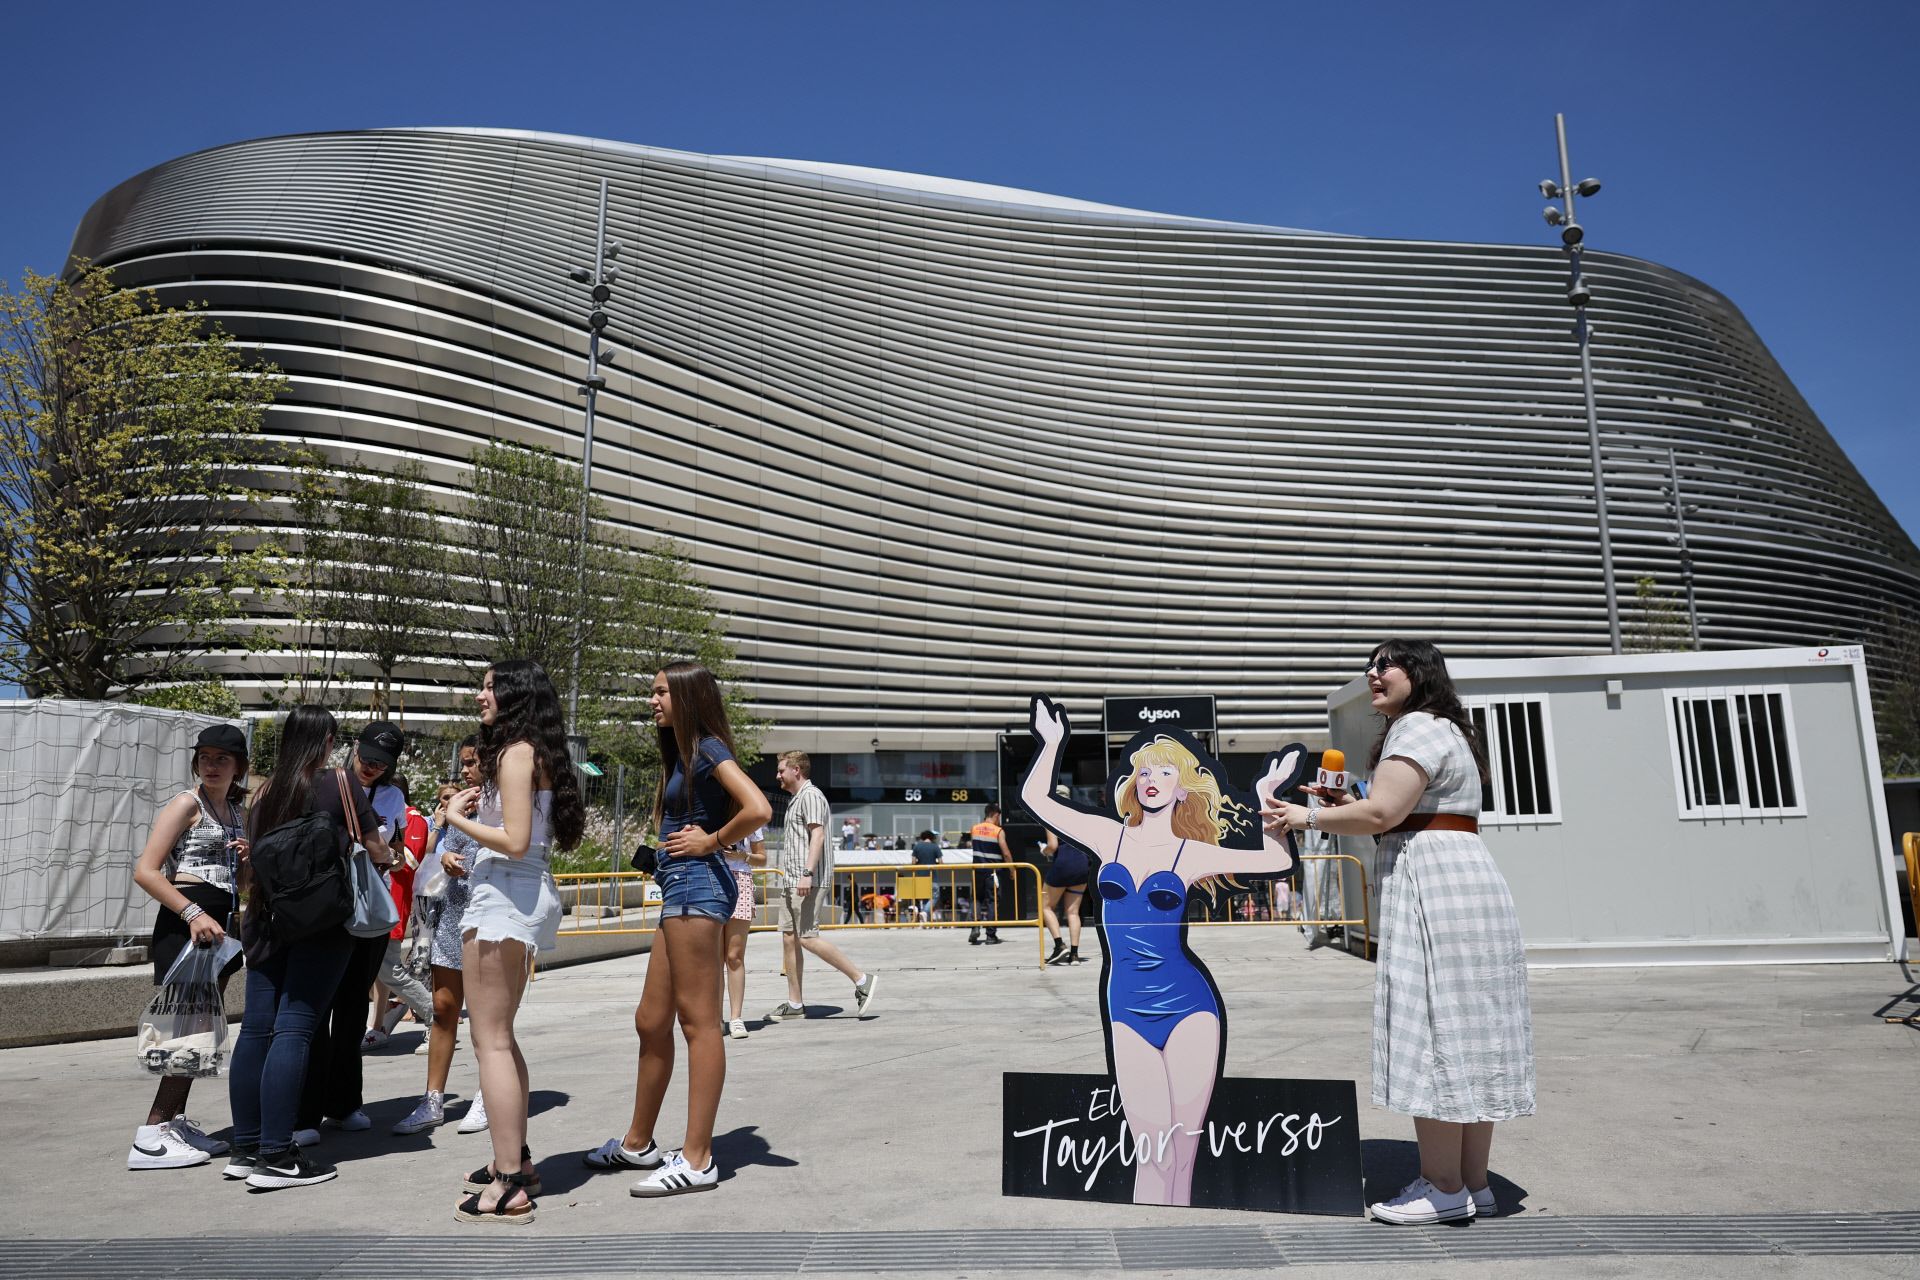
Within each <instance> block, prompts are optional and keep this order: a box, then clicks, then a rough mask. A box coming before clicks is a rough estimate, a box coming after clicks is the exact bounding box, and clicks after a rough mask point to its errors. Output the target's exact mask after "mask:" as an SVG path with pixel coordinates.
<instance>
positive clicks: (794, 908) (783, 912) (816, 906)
mask: <svg viewBox="0 0 1920 1280" xmlns="http://www.w3.org/2000/svg"><path fill="white" fill-rule="evenodd" d="M774 901H775V902H776V903H778V904H779V906H778V910H777V914H778V915H779V917H780V931H781V932H782V933H791V934H793V935H794V936H795V937H800V938H817V937H819V936H820V922H819V920H818V918H817V916H818V913H819V910H820V890H818V889H815V890H814V891H813V892H812V893H810V894H808V895H807V896H806V897H804V898H803V897H801V896H800V895H799V893H797V892H796V891H795V890H794V888H793V886H792V884H788V885H787V887H785V888H783V889H782V890H781V891H780V892H779V894H778V895H777V896H775V897H774Z"/></svg>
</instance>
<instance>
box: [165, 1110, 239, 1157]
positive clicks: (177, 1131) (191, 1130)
mask: <svg viewBox="0 0 1920 1280" xmlns="http://www.w3.org/2000/svg"><path fill="white" fill-rule="evenodd" d="M173 1132H174V1136H175V1137H177V1138H179V1139H180V1140H181V1141H183V1142H185V1143H186V1144H187V1145H188V1146H192V1147H198V1148H200V1150H202V1151H204V1152H206V1153H207V1154H208V1155H210V1156H223V1155H225V1154H227V1150H228V1147H227V1144H226V1143H225V1142H223V1141H221V1140H220V1139H219V1138H209V1137H208V1136H207V1131H206V1130H205V1129H202V1128H201V1127H200V1126H199V1125H197V1124H195V1123H194V1122H193V1121H191V1120H189V1119H187V1117H186V1116H184V1115H178V1116H175V1117H174V1118H173Z"/></svg>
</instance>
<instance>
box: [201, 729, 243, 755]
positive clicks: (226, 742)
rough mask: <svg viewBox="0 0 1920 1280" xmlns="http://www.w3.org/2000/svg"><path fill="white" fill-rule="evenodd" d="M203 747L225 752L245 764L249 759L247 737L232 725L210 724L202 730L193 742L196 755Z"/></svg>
mask: <svg viewBox="0 0 1920 1280" xmlns="http://www.w3.org/2000/svg"><path fill="white" fill-rule="evenodd" d="M202 747H212V748H213V749H214V750H215V751H224V752H226V753H227V754H228V755H230V756H232V757H233V758H234V759H236V760H239V761H241V762H243V763H244V762H245V761H246V758H247V735H246V734H244V733H242V732H240V731H239V730H238V729H236V728H234V727H233V726H232V725H230V724H210V725H208V726H207V727H206V728H204V729H202V730H201V731H200V736H199V737H198V738H195V739H194V741H193V749H194V751H195V752H196V753H197V752H198V751H199V750H200V748H202Z"/></svg>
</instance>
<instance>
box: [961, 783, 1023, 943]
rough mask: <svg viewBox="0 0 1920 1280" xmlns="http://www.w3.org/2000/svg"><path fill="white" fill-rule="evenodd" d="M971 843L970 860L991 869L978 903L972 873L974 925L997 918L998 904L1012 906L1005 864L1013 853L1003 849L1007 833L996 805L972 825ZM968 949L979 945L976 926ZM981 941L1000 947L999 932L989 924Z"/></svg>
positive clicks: (977, 883)
mask: <svg viewBox="0 0 1920 1280" xmlns="http://www.w3.org/2000/svg"><path fill="white" fill-rule="evenodd" d="M968 834H969V836H970V838H971V839H972V841H973V861H974V863H975V865H979V864H981V863H988V864H991V865H992V866H993V870H992V871H989V872H987V874H986V893H985V895H984V897H985V901H984V902H983V901H981V897H982V895H981V893H980V891H979V886H980V879H981V878H980V873H979V872H977V871H976V872H975V873H974V877H973V879H974V886H975V889H974V910H973V918H974V920H975V921H976V922H977V921H979V920H980V919H981V917H982V916H983V915H984V916H985V918H986V919H988V920H998V919H1000V918H1001V904H1002V903H1005V904H1007V905H1008V906H1011V905H1012V903H1013V885H1012V883H1011V875H1010V873H1009V872H1008V871H1007V870H1006V864H1007V863H1009V862H1012V861H1013V850H1011V849H1009V848H1007V833H1006V832H1005V831H1004V830H1002V829H1001V827H1000V806H999V805H997V804H992V803H989V804H988V805H987V813H986V816H985V817H984V818H982V819H981V820H980V821H978V822H976V823H974V824H973V830H972V831H971V832H969V833H968ZM967 942H968V943H969V944H970V945H972V946H980V945H981V937H980V926H979V924H978V923H975V925H974V926H973V931H972V932H971V933H969V934H968V935H967ZM985 942H986V944H987V945H989V946H998V945H999V944H1000V930H999V929H997V928H995V927H994V926H993V925H988V926H987V936H986V939H985Z"/></svg>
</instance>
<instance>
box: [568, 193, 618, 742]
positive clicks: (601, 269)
mask: <svg viewBox="0 0 1920 1280" xmlns="http://www.w3.org/2000/svg"><path fill="white" fill-rule="evenodd" d="M619 256H620V242H619V241H617V240H615V241H612V242H609V241H608V240H607V180H606V179H605V178H602V179H600V213H599V219H598V221H597V222H596V223H595V225H594V232H593V266H592V267H591V268H587V267H576V268H574V269H573V270H572V271H569V272H568V273H567V275H568V278H570V279H572V280H574V281H576V282H578V283H580V284H584V285H588V286H589V292H588V296H589V297H590V298H591V299H592V306H591V307H590V308H589V310H588V312H587V377H586V381H585V382H583V383H581V385H580V390H581V391H582V392H583V393H584V394H585V395H586V397H587V425H586V434H585V437H584V439H583V441H582V443H581V446H580V532H579V536H580V542H579V547H578V550H577V552H576V554H575V557H574V594H573V664H572V666H573V670H572V673H571V675H570V676H569V677H568V680H567V731H568V733H569V734H570V735H571V736H572V737H573V738H574V739H575V740H576V741H577V742H579V744H580V746H581V747H582V748H584V746H585V743H584V740H582V738H581V734H580V649H581V645H582V644H583V642H584V639H585V633H584V631H583V627H584V626H585V620H586V611H587V543H588V542H589V541H590V539H589V538H588V536H587V535H588V533H589V525H588V523H587V522H588V520H589V519H590V517H591V514H592V505H593V415H594V409H595V407H596V404H597V402H598V400H599V397H600V389H601V388H602V387H604V386H606V385H607V380H606V378H605V376H603V375H602V374H601V372H600V332H601V330H603V329H605V328H606V327H607V313H606V309H605V308H606V303H607V301H608V299H610V298H611V297H612V296H613V290H612V288H611V286H612V283H613V281H614V279H615V278H616V277H618V276H619V274H620V268H618V267H616V266H613V265H611V263H612V261H613V259H615V258H617V257H619ZM581 758H582V759H584V758H585V756H584V754H582V756H581Z"/></svg>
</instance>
